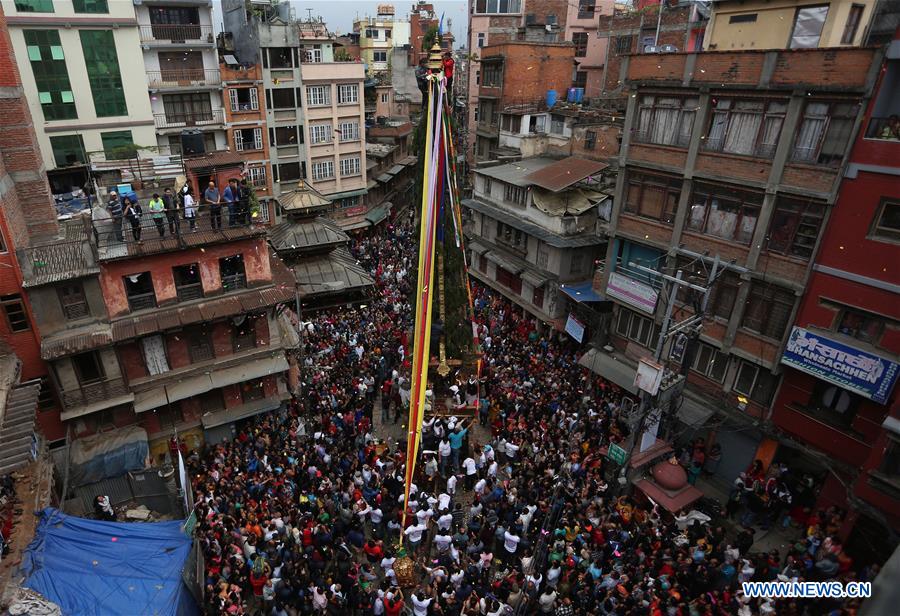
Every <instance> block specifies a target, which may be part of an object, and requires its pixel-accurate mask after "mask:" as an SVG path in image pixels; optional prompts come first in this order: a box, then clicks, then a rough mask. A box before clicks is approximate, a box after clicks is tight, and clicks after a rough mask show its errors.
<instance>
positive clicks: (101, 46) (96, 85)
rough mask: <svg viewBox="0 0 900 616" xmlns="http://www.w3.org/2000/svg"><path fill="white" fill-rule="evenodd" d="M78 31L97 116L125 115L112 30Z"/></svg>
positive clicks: (125, 109)
mask: <svg viewBox="0 0 900 616" xmlns="http://www.w3.org/2000/svg"><path fill="white" fill-rule="evenodd" d="M78 34H79V35H80V36H81V49H82V51H83V52H84V65H85V68H86V69H87V74H88V82H89V83H90V84H91V95H92V96H93V98H94V110H95V111H96V113H97V117H98V118H108V117H112V116H126V115H128V106H127V105H126V104H125V90H124V88H123V87H122V75H121V74H120V73H119V58H118V56H117V55H116V41H115V39H114V38H113V31H112V30H80V31H79V32H78Z"/></svg>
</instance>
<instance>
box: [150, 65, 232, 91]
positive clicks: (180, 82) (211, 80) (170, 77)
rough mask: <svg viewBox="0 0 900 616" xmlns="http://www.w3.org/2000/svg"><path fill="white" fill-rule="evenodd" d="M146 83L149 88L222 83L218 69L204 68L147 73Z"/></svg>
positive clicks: (186, 86)
mask: <svg viewBox="0 0 900 616" xmlns="http://www.w3.org/2000/svg"><path fill="white" fill-rule="evenodd" d="M147 83H148V84H149V86H150V87H151V88H189V87H198V86H217V85H219V84H221V83H222V76H221V74H220V73H219V70H218V69H205V68H189V69H181V70H165V71H147Z"/></svg>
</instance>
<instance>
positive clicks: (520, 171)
mask: <svg viewBox="0 0 900 616" xmlns="http://www.w3.org/2000/svg"><path fill="white" fill-rule="evenodd" d="M554 162H556V161H555V160H553V159H552V158H541V157H538V158H526V159H524V160H518V161H516V162H514V163H507V164H505V165H497V166H496V167H482V168H477V169H475V173H476V174H478V175H485V176H487V177H489V178H493V179H495V180H500V181H501V182H506V183H508V184H513V185H515V186H528V185H530V184H531V182H529V181H528V180H526V179H525V176H527V175H529V174H530V173H532V172H534V171H537V170H538V169H543V168H544V167H547V166H549V165H552V164H553V163H554Z"/></svg>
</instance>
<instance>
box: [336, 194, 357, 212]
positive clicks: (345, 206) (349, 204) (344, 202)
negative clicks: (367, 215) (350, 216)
mask: <svg viewBox="0 0 900 616" xmlns="http://www.w3.org/2000/svg"><path fill="white" fill-rule="evenodd" d="M339 204H340V208H341V209H342V210H349V209H352V208H355V207H359V197H345V198H343V199H341V200H340V201H339Z"/></svg>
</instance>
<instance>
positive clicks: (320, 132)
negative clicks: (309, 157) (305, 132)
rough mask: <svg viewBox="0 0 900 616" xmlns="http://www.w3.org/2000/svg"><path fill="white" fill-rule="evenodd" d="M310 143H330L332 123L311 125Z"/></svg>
mask: <svg viewBox="0 0 900 616" xmlns="http://www.w3.org/2000/svg"><path fill="white" fill-rule="evenodd" d="M309 141H310V143H330V142H331V124H314V125H312V126H310V127H309Z"/></svg>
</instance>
